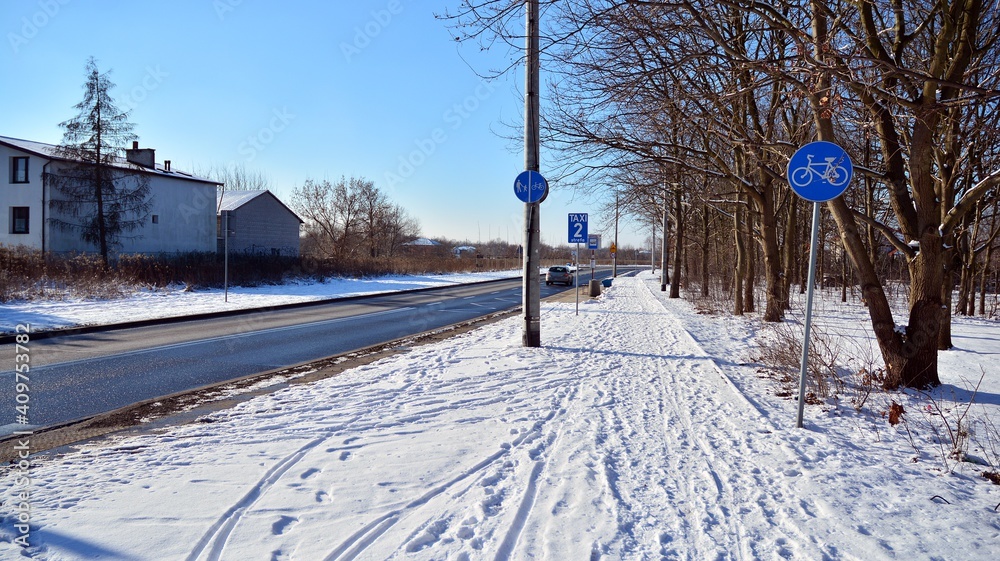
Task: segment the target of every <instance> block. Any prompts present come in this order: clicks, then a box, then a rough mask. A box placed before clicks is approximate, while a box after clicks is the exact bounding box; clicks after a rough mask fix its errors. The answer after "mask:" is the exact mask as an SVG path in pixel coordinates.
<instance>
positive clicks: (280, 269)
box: [0, 246, 514, 302]
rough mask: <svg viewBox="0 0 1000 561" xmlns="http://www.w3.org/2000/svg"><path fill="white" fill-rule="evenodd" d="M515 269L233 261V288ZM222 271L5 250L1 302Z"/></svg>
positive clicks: (86, 294)
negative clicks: (107, 262)
mask: <svg viewBox="0 0 1000 561" xmlns="http://www.w3.org/2000/svg"><path fill="white" fill-rule="evenodd" d="M513 263H514V262H513V261H511V260H501V259H497V260H490V259H478V260H477V259H455V258H454V257H451V256H450V255H443V256H438V255H419V254H414V255H404V256H398V257H393V258H369V257H349V258H343V259H315V258H311V257H301V258H299V257H274V256H263V255H230V257H229V283H230V285H232V286H260V285H268V284H280V283H282V282H286V281H288V280H293V279H307V280H320V281H322V280H324V279H327V278H335V277H355V278H359V277H371V276H380V275H391V274H401V275H402V274H410V275H416V274H436V273H455V272H467V271H489V270H503V269H509V268H511V265H512V264H513ZM223 265H224V260H223V258H222V256H219V255H216V254H214V253H186V254H177V255H162V256H150V255H121V256H119V257H118V258H117V259H116V260H115V262H114V263H113V264H112V265H111V266H110V267H109V268H108V269H107V270H105V269H104V267H102V265H101V260H100V258H99V257H97V256H95V255H92V254H81V255H52V254H49V255H43V254H42V253H41V252H39V251H37V250H33V249H29V248H25V247H5V246H0V302H10V301H36V300H60V299H66V298H84V299H109V298H119V297H122V296H125V295H128V294H131V293H132V292H135V291H136V290H139V289H157V288H164V287H167V286H170V285H176V284H183V285H185V286H187V287H188V288H195V287H221V286H222V285H223V282H224V278H225V275H224V266H223Z"/></svg>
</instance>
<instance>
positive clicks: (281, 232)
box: [218, 189, 303, 257]
mask: <svg viewBox="0 0 1000 561" xmlns="http://www.w3.org/2000/svg"><path fill="white" fill-rule="evenodd" d="M227 220H228V222H229V240H228V245H229V252H230V253H253V254H266V255H281V256H286V257H298V256H299V227H300V226H301V225H302V224H303V221H302V219H301V218H299V215H298V214H295V212H293V211H292V209H290V208H288V207H287V206H285V203H283V202H281V200H280V199H278V197H276V196H274V193H272V192H270V191H268V190H267V189H261V190H255V191H249V190H247V191H241V190H234V191H225V192H223V193H219V200H218V224H219V226H218V236H219V251H222V250H223V247H224V245H225V244H226V238H225V236H224V233H225V230H224V229H223V228H225V224H226V221H227Z"/></svg>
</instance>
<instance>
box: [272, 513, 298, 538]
mask: <svg viewBox="0 0 1000 561" xmlns="http://www.w3.org/2000/svg"><path fill="white" fill-rule="evenodd" d="M298 521H299V519H298V518H295V517H294V516H282V517H281V518H279V519H278V520H277V521H276V522H275V523H274V524H271V533H272V534H274V535H275V536H280V535H281V534H284V533H285V532H287V531H288V529H289V528H290V527H291V526H292V524H294V523H295V522H298Z"/></svg>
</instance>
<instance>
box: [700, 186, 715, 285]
mask: <svg viewBox="0 0 1000 561" xmlns="http://www.w3.org/2000/svg"><path fill="white" fill-rule="evenodd" d="M709 218H710V217H709V214H708V205H701V236H702V240H701V295H702V297H704V298H707V297H708V276H709V266H708V260H709V258H710V257H711V255H710V254H709V245H708V244H709V243H710V241H711V236H712V230H711V224H710V219H709Z"/></svg>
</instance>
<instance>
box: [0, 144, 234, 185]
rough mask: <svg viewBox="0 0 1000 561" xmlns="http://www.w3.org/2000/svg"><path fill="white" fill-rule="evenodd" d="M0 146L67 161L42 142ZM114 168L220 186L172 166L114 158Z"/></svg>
mask: <svg viewBox="0 0 1000 561" xmlns="http://www.w3.org/2000/svg"><path fill="white" fill-rule="evenodd" d="M0 145H4V146H9V147H11V148H14V149H16V150H20V151H22V152H27V153H28V154H32V155H35V156H39V157H42V158H45V159H48V160H58V161H63V162H66V161H69V160H68V159H67V158H65V157H63V156H61V155H60V154H59V146H56V145H54V144H46V143H44V142H35V141H34V140H22V139H20V138H12V137H9V136H0ZM114 166H115V167H118V168H122V169H127V170H130V171H136V172H141V173H148V174H151V175H159V176H163V177H175V178H177V179H183V180H186V181H197V182H199V183H211V184H212V185H221V183H220V182H218V181H216V180H214V179H208V178H207V177H199V176H197V175H194V174H190V173H187V172H186V171H181V170H179V169H177V168H175V167H173V166H171V168H170V171H167V169H166V168H165V167H164V166H163V165H162V164H156V167H154V168H147V167H145V166H140V165H137V164H133V163H131V162H129V161H128V160H126V159H124V158H115V164H114Z"/></svg>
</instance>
